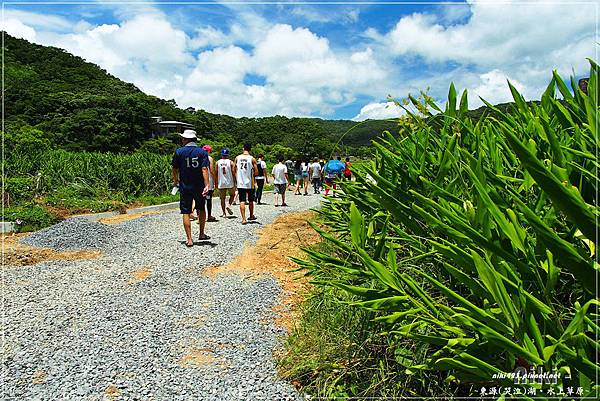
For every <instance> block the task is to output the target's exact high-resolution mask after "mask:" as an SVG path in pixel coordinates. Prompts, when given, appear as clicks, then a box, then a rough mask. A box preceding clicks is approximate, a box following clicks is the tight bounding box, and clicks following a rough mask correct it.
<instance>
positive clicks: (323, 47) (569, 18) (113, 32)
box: [3, 0, 598, 120]
mask: <svg viewBox="0 0 600 401" xmlns="http://www.w3.org/2000/svg"><path fill="white" fill-rule="evenodd" d="M29 3H31V4H23V3H16V4H6V3H5V4H3V6H4V14H3V29H5V30H6V31H7V32H8V33H10V34H12V35H15V36H18V37H22V38H25V39H28V40H30V41H32V42H35V43H40V44H44V45H52V46H57V47H61V48H64V49H66V50H67V51H69V52H71V53H73V54H75V55H78V56H80V57H83V58H84V59H86V60H88V61H90V62H93V63H96V64H98V65H100V66H101V67H102V68H104V69H106V70H107V71H109V72H110V73H112V74H113V75H115V76H117V77H119V78H121V79H123V80H125V81H128V82H132V83H134V84H136V85H137V86H138V87H139V88H140V89H142V90H143V91H145V92H146V93H149V94H153V95H156V96H160V97H163V98H166V99H175V100H176V101H177V103H178V104H179V105H180V106H182V107H194V108H201V109H205V110H207V111H210V112H215V113H222V114H230V115H234V116H268V115H275V114H281V115H287V116H317V117H323V118H332V119H339V118H348V119H356V120H362V119H365V118H389V117H394V116H397V115H399V114H400V113H401V112H400V110H398V109H397V108H396V107H394V106H393V104H392V103H390V102H389V101H388V99H387V96H388V95H392V96H393V97H395V98H398V99H401V98H403V97H405V96H406V95H407V94H408V93H413V94H415V93H418V91H419V90H425V89H427V88H429V93H430V95H432V96H433V97H434V98H436V99H438V100H439V101H440V102H443V100H444V98H445V95H446V93H447V90H448V86H449V85H450V82H452V81H453V82H454V83H455V84H456V85H457V87H458V88H461V89H467V90H468V93H469V101H470V105H471V107H472V108H473V107H477V106H479V105H481V101H480V99H479V96H481V97H483V98H485V99H486V100H488V101H491V102H492V103H498V102H505V101H508V100H510V93H509V91H508V88H507V85H506V80H507V79H509V80H510V81H511V82H512V83H513V84H514V85H515V86H516V87H517V88H518V89H519V90H520V91H522V92H523V94H524V95H525V97H526V98H529V99H536V98H538V97H539V94H540V93H541V91H542V90H543V89H544V87H545V85H546V84H547V82H548V80H549V77H550V74H551V71H552V69H557V70H558V71H559V72H560V73H561V74H564V75H565V76H567V75H569V74H571V73H572V72H573V71H574V72H575V74H576V75H577V76H583V75H585V74H586V69H587V67H586V63H587V62H586V57H591V58H594V59H596V60H597V52H598V45H596V44H595V43H597V42H598V38H597V36H596V29H597V27H596V24H597V17H598V15H597V12H598V10H597V6H598V4H597V3H594V2H590V3H589V4H582V3H581V2H578V3H577V4H570V2H568V1H567V2H563V3H560V4H558V3H557V2H549V1H541V0H540V1H513V2H503V3H502V4H498V2H493V1H488V2H485V1H483V2H481V1H480V2H471V1H467V2H457V3H454V4H442V3H435V2H431V1H430V2H416V1H413V2H411V4H374V3H370V4H358V3H356V2H346V3H344V4H310V2H303V3H302V4H300V3H298V2H293V1H283V2H279V3H278V4H233V3H227V2H215V3H210V4H206V3H205V4H199V2H182V1H179V2H178V4H161V3H152V2H147V3H141V2H138V4H124V3H123V2H112V3H109V2H89V3H85V2H79V4H73V3H71V4H43V2H29ZM182 3H184V4H182Z"/></svg>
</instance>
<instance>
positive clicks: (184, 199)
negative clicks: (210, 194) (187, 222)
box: [179, 190, 205, 214]
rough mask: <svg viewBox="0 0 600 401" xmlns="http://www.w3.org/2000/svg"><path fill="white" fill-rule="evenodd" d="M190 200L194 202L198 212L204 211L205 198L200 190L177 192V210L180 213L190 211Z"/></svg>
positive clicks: (189, 212)
mask: <svg viewBox="0 0 600 401" xmlns="http://www.w3.org/2000/svg"><path fill="white" fill-rule="evenodd" d="M192 202H195V205H194V206H195V208H196V211H197V212H198V213H200V212H203V211H204V206H205V198H204V196H202V191H201V190H197V191H189V192H188V191H181V192H179V211H180V212H181V214H191V213H192Z"/></svg>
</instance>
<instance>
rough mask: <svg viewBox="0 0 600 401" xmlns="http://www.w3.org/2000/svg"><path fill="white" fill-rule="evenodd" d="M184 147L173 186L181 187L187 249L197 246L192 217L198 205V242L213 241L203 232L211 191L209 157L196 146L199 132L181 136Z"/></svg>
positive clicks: (175, 163)
mask: <svg viewBox="0 0 600 401" xmlns="http://www.w3.org/2000/svg"><path fill="white" fill-rule="evenodd" d="M180 136H181V138H182V139H181V141H182V143H183V146H182V147H181V148H179V149H177V150H176V151H175V154H174V155H173V161H172V162H171V165H172V166H173V170H172V173H173V184H174V185H175V186H176V187H179V210H180V211H181V214H182V215H183V228H184V229H185V235H186V237H187V241H186V245H187V246H188V247H191V246H193V245H194V241H193V240H192V226H191V223H190V215H191V214H192V203H195V205H194V206H195V208H196V212H197V214H198V225H199V226H200V235H199V236H198V239H199V240H201V241H202V240H207V239H210V237H209V236H208V235H206V233H205V232H204V225H205V223H206V211H205V210H204V206H205V196H206V194H207V193H208V190H209V180H208V168H209V161H208V153H206V151H205V150H204V149H202V148H201V147H199V146H198V145H197V144H196V140H197V138H196V131H194V130H185V131H184V132H183V134H180Z"/></svg>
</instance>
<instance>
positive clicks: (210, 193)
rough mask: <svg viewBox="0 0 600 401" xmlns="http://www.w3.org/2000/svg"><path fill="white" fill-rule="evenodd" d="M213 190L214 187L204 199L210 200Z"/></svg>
mask: <svg viewBox="0 0 600 401" xmlns="http://www.w3.org/2000/svg"><path fill="white" fill-rule="evenodd" d="M214 192H215V190H214V189H211V190H209V191H208V193H207V194H206V196H205V198H206V200H211V199H212V196H213V193H214Z"/></svg>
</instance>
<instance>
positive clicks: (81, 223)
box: [23, 217, 116, 251]
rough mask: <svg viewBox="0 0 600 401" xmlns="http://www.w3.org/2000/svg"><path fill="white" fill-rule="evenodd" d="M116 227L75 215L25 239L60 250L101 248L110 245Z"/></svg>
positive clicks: (34, 244) (29, 243)
mask: <svg viewBox="0 0 600 401" xmlns="http://www.w3.org/2000/svg"><path fill="white" fill-rule="evenodd" d="M115 235H116V233H115V229H114V227H111V226H107V225H105V224H101V223H97V222H92V221H89V220H87V219H84V218H80V217H74V218H71V219H67V220H65V221H61V222H60V223H58V224H55V225H53V226H50V227H46V228H44V229H43V230H40V231H37V232H35V233H33V234H31V235H29V236H28V237H27V238H25V239H24V240H23V242H24V243H26V244H28V245H31V246H39V247H43V248H53V249H56V250H59V251H67V250H73V249H87V248H92V249H99V248H105V247H106V246H108V245H109V244H110V243H111V241H112V240H113V238H114V237H115Z"/></svg>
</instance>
